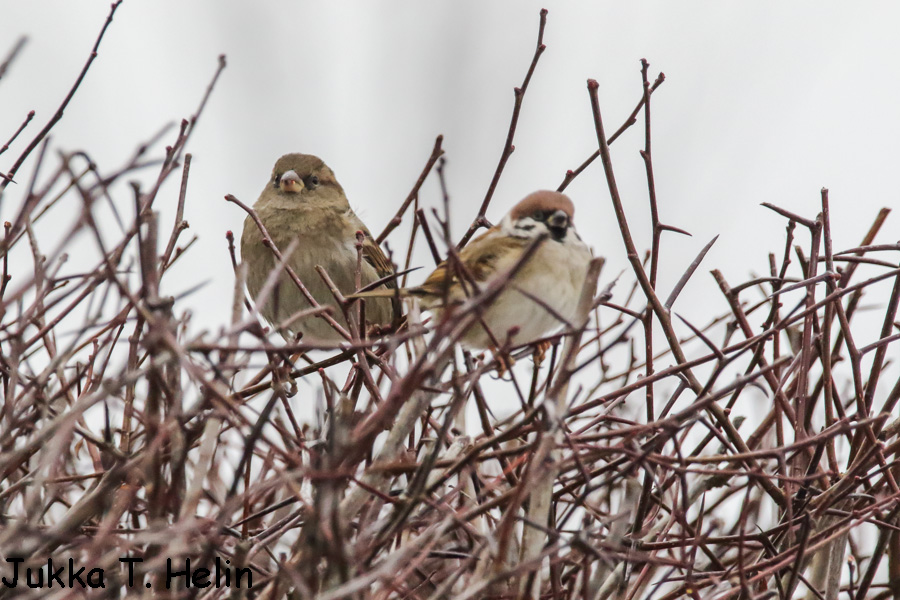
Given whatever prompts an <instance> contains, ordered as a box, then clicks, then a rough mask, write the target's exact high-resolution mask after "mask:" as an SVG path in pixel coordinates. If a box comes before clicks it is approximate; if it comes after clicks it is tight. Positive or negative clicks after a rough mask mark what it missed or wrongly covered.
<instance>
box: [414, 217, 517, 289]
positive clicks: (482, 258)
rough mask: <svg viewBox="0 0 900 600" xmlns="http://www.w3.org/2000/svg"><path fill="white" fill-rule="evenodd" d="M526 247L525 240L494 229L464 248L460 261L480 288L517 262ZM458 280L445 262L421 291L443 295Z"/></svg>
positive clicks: (454, 269)
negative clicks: (446, 288)
mask: <svg viewBox="0 0 900 600" xmlns="http://www.w3.org/2000/svg"><path fill="white" fill-rule="evenodd" d="M526 246H527V244H524V243H523V241H522V240H520V239H517V238H513V237H510V236H506V235H502V234H501V233H500V232H499V230H497V228H491V229H489V230H488V231H486V232H485V233H483V234H481V235H480V236H478V237H477V238H475V239H474V240H472V241H471V242H470V243H469V244H468V245H467V246H466V247H465V248H463V249H462V250H461V251H460V253H459V259H460V262H462V264H464V265H465V267H466V270H467V271H468V274H469V275H470V276H471V277H472V279H473V280H474V281H475V283H478V284H479V285H480V284H483V283H485V282H486V281H488V280H489V279H490V278H491V277H492V276H493V275H494V274H495V273H497V272H498V271H499V270H501V269H503V268H506V267H507V266H508V265H510V264H512V263H513V262H515V260H516V259H517V258H518V257H519V256H520V255H521V252H522V251H523V250H524V249H525V247H526ZM457 281H459V275H458V273H457V269H456V268H454V267H453V266H452V265H450V264H449V263H448V262H447V261H446V260H445V261H444V262H442V263H441V264H439V265H438V266H437V268H436V269H435V270H434V271H433V272H432V273H431V275H429V276H428V278H427V279H426V280H425V281H424V282H423V283H422V285H420V286H419V288H418V290H419V293H420V294H423V295H443V293H444V289H445V287H446V286H448V285H453V284H454V283H456V282H457ZM470 283H471V282H470ZM465 287H467V288H469V289H470V288H471V286H465Z"/></svg>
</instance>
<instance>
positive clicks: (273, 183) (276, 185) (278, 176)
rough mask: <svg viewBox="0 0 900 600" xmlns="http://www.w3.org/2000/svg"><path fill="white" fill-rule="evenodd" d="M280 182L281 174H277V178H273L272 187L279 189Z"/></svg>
mask: <svg viewBox="0 0 900 600" xmlns="http://www.w3.org/2000/svg"><path fill="white" fill-rule="evenodd" d="M279 181H281V173H275V176H274V177H272V185H273V186H275V187H278V182H279Z"/></svg>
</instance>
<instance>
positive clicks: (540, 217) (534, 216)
mask: <svg viewBox="0 0 900 600" xmlns="http://www.w3.org/2000/svg"><path fill="white" fill-rule="evenodd" d="M531 218H532V219H534V220H535V221H543V220H544V211H542V210H536V211H534V213H533V214H532V215H531Z"/></svg>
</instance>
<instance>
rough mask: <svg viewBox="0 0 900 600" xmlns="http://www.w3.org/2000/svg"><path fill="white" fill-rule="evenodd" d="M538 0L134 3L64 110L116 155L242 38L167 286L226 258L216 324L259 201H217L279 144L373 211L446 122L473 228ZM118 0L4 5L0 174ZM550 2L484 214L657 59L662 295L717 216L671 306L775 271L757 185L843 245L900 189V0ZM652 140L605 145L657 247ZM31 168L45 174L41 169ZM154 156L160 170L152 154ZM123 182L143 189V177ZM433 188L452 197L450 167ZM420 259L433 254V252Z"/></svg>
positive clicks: (525, 58) (626, 95)
mask: <svg viewBox="0 0 900 600" xmlns="http://www.w3.org/2000/svg"><path fill="white" fill-rule="evenodd" d="M541 6H542V4H541V3H537V2H532V1H516V2H511V1H508V2H490V3H487V2H476V1H465V2H443V3H431V2H430V3H421V2H378V3H375V2H328V3H324V2H323V3H318V4H312V3H308V2H288V1H274V0H272V1H267V2H254V3H249V2H236V1H226V0H193V1H191V2H184V1H183V0H152V1H151V0H126V1H125V3H124V4H123V5H122V6H121V7H120V8H119V10H118V12H117V13H116V17H115V21H114V22H113V24H112V26H111V28H110V30H109V31H108V33H107V36H106V38H105V39H104V41H103V44H102V46H101V48H100V55H99V57H98V58H97V60H96V62H95V64H94V66H93V67H92V69H91V71H90V73H89V74H88V76H87V79H86V80H85V82H84V83H83V85H82V86H81V89H80V90H79V92H78V94H77V95H76V97H75V99H74V100H73V101H72V103H71V105H70V106H69V108H68V110H67V111H66V114H65V117H64V118H63V120H62V122H61V123H60V124H59V125H58V126H57V127H56V129H55V130H54V133H53V147H54V148H59V149H64V150H75V149H84V150H87V151H88V152H89V153H90V154H91V155H92V156H93V157H94V159H95V161H96V162H97V163H98V164H99V166H100V167H101V169H102V170H111V169H112V168H114V167H116V166H118V165H120V164H122V163H123V162H124V160H125V159H126V157H127V156H128V155H130V153H131V152H132V151H133V149H134V148H135V147H136V145H137V144H138V143H139V142H141V141H143V140H145V139H147V138H148V137H150V136H151V134H153V133H154V132H155V131H157V130H158V129H159V127H160V126H161V125H162V124H164V123H166V122H168V121H173V120H179V119H181V118H183V117H188V116H189V115H190V114H191V113H192V112H193V111H194V109H195V107H196V105H197V103H198V101H199V99H200V98H201V96H202V93H203V91H204V89H205V87H206V85H207V82H208V81H209V79H210V77H211V75H212V74H213V72H214V70H215V67H216V57H217V56H218V55H219V54H222V53H224V54H226V55H227V57H228V67H227V69H226V70H225V72H224V73H223V75H222V78H221V80H220V82H219V85H218V87H217V89H216V90H215V92H214V94H213V97H212V99H211V101H210V103H209V105H208V108H207V111H206V112H205V114H204V115H203V117H202V119H201V121H200V123H199V127H198V129H197V131H196V133H195V136H194V137H193V138H192V141H191V143H190V147H189V148H188V150H189V151H190V152H192V153H193V155H194V162H193V168H192V170H191V178H190V187H189V192H188V203H187V209H186V218H187V220H188V221H189V222H190V224H191V229H190V232H189V233H194V234H197V235H199V236H200V240H199V242H198V243H197V245H196V246H195V248H194V249H192V251H191V252H190V254H189V255H188V256H187V257H186V259H185V260H184V263H183V264H182V265H180V267H179V268H178V269H177V271H173V273H172V276H171V278H169V280H168V283H167V285H166V287H165V288H164V292H165V293H169V294H176V293H178V292H179V291H181V290H183V289H187V288H189V287H191V286H192V285H193V284H194V283H195V282H197V281H199V280H201V279H210V283H209V284H208V285H207V286H206V287H205V288H203V289H202V290H201V291H200V292H198V293H196V294H195V295H193V296H192V297H190V298H188V299H186V300H185V301H184V303H183V304H182V305H181V308H182V309H193V311H194V313H195V316H194V322H195V324H196V325H197V326H198V327H200V326H202V327H209V328H212V329H217V328H218V325H219V324H221V323H223V322H225V321H227V319H228V314H229V310H230V308H229V307H230V302H228V301H224V300H223V298H227V297H230V294H231V289H232V276H231V267H230V264H229V261H228V259H227V254H226V253H225V243H224V233H225V231H226V230H228V229H233V230H235V231H237V232H239V231H240V228H241V223H242V220H243V217H244V215H243V213H242V212H241V211H240V210H239V209H237V208H236V207H234V206H232V205H229V204H226V203H225V201H224V200H223V199H222V198H223V196H224V195H225V194H226V193H233V194H235V195H236V196H237V197H239V198H241V199H242V200H244V201H246V202H248V203H250V202H253V201H255V199H256V197H257V195H258V194H259V191H260V190H261V188H262V187H263V185H264V184H265V182H266V179H267V177H268V174H269V171H270V169H271V167H272V164H273V163H274V161H275V159H276V158H277V157H278V156H280V155H281V154H282V153H285V152H290V151H301V152H306V153H312V154H317V155H319V156H321V157H322V158H323V159H325V160H326V162H328V164H329V165H330V166H331V167H332V168H333V169H334V170H335V171H336V173H337V175H338V178H339V180H340V181H341V183H342V184H343V186H344V188H345V189H346V191H347V194H348V196H349V198H350V201H351V203H352V204H353V205H354V206H355V207H356V208H357V209H358V212H359V213H360V214H361V216H362V217H363V219H364V220H365V221H366V222H367V223H368V225H369V227H370V228H371V229H372V230H373V231H376V232H377V231H380V230H381V228H382V227H383V226H384V225H385V223H386V222H387V220H388V219H389V218H390V216H391V215H392V214H393V211H394V210H395V207H396V206H397V205H398V203H399V202H400V201H401V200H402V199H403V198H404V197H405V196H406V194H407V193H408V191H409V189H410V188H411V186H412V184H413V183H414V181H415V179H416V177H417V175H418V173H419V171H420V170H421V168H422V166H423V165H424V162H425V160H426V158H427V156H428V154H429V152H430V149H431V147H432V144H433V142H434V138H435V136H436V135H437V134H444V136H445V142H444V147H445V149H446V151H447V160H448V165H447V175H448V184H449V189H450V195H451V199H452V207H453V226H454V229H455V231H456V235H457V236H458V235H459V234H460V233H461V232H462V230H463V229H464V228H465V226H466V225H467V224H468V222H469V221H470V220H471V218H472V217H473V216H474V213H475V211H476V210H477V207H478V205H479V204H480V202H481V199H482V198H483V196H484V192H485V190H486V189H487V186H488V184H489V182H490V178H491V175H492V174H493V172H494V169H495V167H496V163H497V160H498V158H499V156H500V151H501V149H502V146H503V142H504V139H505V135H506V131H507V127H508V123H509V117H510V113H511V110H512V105H513V94H512V88H513V87H514V86H516V85H519V84H520V83H521V80H522V77H523V76H524V74H525V71H526V68H527V66H528V64H529V62H530V60H531V56H532V52H533V47H534V43H535V39H536V34H537V27H538V11H539V9H540V8H541ZM108 8H109V4H108V3H107V2H90V3H88V2H71V1H70V0H52V1H51V0H42V1H29V2H21V1H20V2H4V3H2V14H3V19H2V20H0V54H2V55H5V53H6V52H7V51H8V49H9V48H10V47H11V46H12V45H13V43H14V41H15V39H16V38H17V37H18V36H19V35H21V34H26V35H28V37H29V42H28V44H27V46H26V47H25V49H24V51H23V53H22V54H21V56H20V57H19V59H18V60H17V61H16V62H15V63H14V64H13V66H12V69H11V70H10V72H8V73H7V75H6V76H5V77H4V78H3V80H2V81H0V138H2V141H5V140H6V139H7V138H8V136H9V135H10V134H11V133H12V132H13V131H14V130H15V128H16V127H17V126H18V125H19V123H20V122H21V121H22V119H23V117H24V116H25V114H26V113H27V112H28V111H29V110H31V109H34V110H36V111H37V116H36V118H35V121H34V122H33V124H32V126H31V127H29V129H28V130H26V132H25V133H24V134H23V135H22V136H21V138H20V139H19V140H18V141H17V142H16V144H15V145H14V146H13V147H12V148H11V149H10V150H9V151H8V152H7V153H5V154H4V155H2V156H0V170H4V171H5V170H7V169H8V167H9V165H10V164H11V163H12V161H13V160H14V158H15V157H16V156H17V155H18V153H19V152H20V151H21V150H22V149H23V148H24V146H25V144H26V143H27V141H29V140H30V139H31V138H32V137H33V135H34V134H36V133H37V131H38V130H39V128H40V127H41V126H43V124H44V123H46V121H47V120H48V119H49V118H50V116H51V115H52V113H53V111H54V110H55V108H56V106H57V105H58V104H59V102H60V101H61V100H62V98H63V97H64V95H65V93H66V92H67V90H68V89H69V87H70V86H71V84H72V82H73V81H74V79H75V77H76V76H77V74H78V72H79V70H80V68H81V66H82V65H83V63H84V61H85V58H86V57H87V55H88V52H89V51H90V48H91V45H92V44H93V41H94V39H95V38H96V35H97V33H98V31H99V29H100V27H101V25H102V23H103V21H104V19H105V17H106V14H107V12H108ZM548 8H549V9H550V14H549V17H548V24H547V29H546V34H545V40H544V41H545V43H546V45H547V50H546V52H545V53H544V55H543V57H542V58H541V61H540V64H539V65H538V68H537V71H536V73H535V75H534V79H533V81H532V87H531V88H530V89H529V90H528V94H527V96H526V98H525V103H524V107H523V111H522V115H521V119H520V122H519V129H518V134H517V137H516V148H517V150H516V152H515V154H513V156H512V157H511V159H510V161H509V164H508V166H507V168H506V171H505V174H504V176H503V178H502V180H501V182H500V185H499V187H498V189H497V193H496V195H495V197H494V202H493V204H492V208H491V211H490V213H489V215H488V216H489V217H490V218H491V219H492V220H497V219H499V217H500V216H501V215H502V213H503V212H505V210H506V209H508V208H509V207H510V206H511V205H512V204H513V203H514V202H515V201H517V200H518V199H520V198H521V197H522V196H524V195H525V194H526V193H528V192H530V191H533V190H534V189H538V188H555V187H556V186H557V185H558V184H559V182H560V181H561V179H562V177H563V175H564V174H565V171H566V169H568V168H574V167H575V166H577V165H578V164H580V163H581V162H582V160H583V159H584V158H586V157H587V156H588V155H589V154H590V153H591V152H592V151H593V150H594V149H595V147H596V137H595V135H594V130H593V125H592V120H591V112H590V104H589V100H588V95H587V91H586V87H585V81H586V79H587V78H589V77H591V78H595V79H597V80H598V81H599V82H600V100H601V106H602V110H603V115H604V119H605V123H606V127H607V130H608V131H609V132H612V131H613V130H615V129H616V128H617V127H618V126H619V125H620V124H621V122H622V120H623V119H624V118H625V116H626V115H627V114H628V113H629V112H630V111H631V109H632V108H633V107H634V105H635V103H636V102H637V100H638V99H639V97H640V93H641V86H640V62H639V61H640V59H641V58H642V57H646V58H647V59H648V60H649V61H650V63H651V72H652V76H654V77H655V75H656V74H657V73H658V72H659V71H660V70H661V71H664V72H665V73H666V76H667V79H666V82H665V83H664V84H663V86H662V87H661V88H660V89H659V90H658V92H657V93H656V94H655V95H654V96H653V102H652V109H653V133H654V138H653V139H654V147H653V148H654V166H655V170H656V182H657V188H658V196H659V203H660V211H661V215H662V217H663V220H664V221H665V222H667V223H670V224H672V225H676V226H678V227H681V228H684V229H687V230H689V231H691V232H692V233H693V234H694V237H693V238H681V237H678V236H675V235H667V236H666V237H665V238H664V246H663V248H664V256H663V264H662V267H663V276H662V278H661V287H662V289H663V290H664V291H665V293H668V289H669V288H670V287H671V285H672V284H673V283H674V281H675V280H677V278H678V277H679V276H680V274H681V272H682V270H683V269H684V267H685V266H686V265H687V264H688V263H689V262H690V261H691V260H692V258H693V257H694V255H695V254H696V253H697V251H698V250H699V249H700V248H701V247H702V246H703V245H704V244H705V243H706V242H708V241H709V240H710V239H711V238H712V237H713V236H714V235H716V234H721V237H720V239H719V242H718V243H717V245H716V246H715V247H714V249H713V250H712V252H711V253H710V254H709V255H708V257H707V259H706V262H705V263H704V268H701V270H700V272H698V274H697V275H696V277H695V279H694V280H693V281H692V282H691V284H690V286H689V288H688V290H686V292H685V298H686V300H684V301H683V302H680V306H679V305H676V309H677V310H680V311H681V312H682V313H683V314H686V315H687V316H689V317H690V318H693V319H694V320H696V321H697V322H698V323H703V322H705V321H706V320H707V319H708V317H709V316H711V314H712V313H713V312H715V313H718V312H720V311H722V310H724V309H725V304H724V302H723V301H722V300H721V298H720V296H719V293H718V291H717V288H716V287H715V284H714V282H713V281H712V278H711V277H710V276H709V275H708V270H709V269H711V268H716V267H717V268H720V269H722V270H723V271H724V272H725V273H726V275H727V276H728V277H729V279H731V280H732V281H733V282H737V281H739V280H741V279H743V278H745V277H746V276H748V275H749V273H750V272H751V271H756V272H763V271H765V270H766V269H767V258H766V256H767V253H768V252H770V251H775V252H778V253H779V254H780V252H781V251H782V246H783V236H784V220H783V219H782V218H780V217H778V216H776V215H774V214H773V213H771V212H770V211H768V210H766V209H764V208H761V207H760V206H759V203H760V202H763V201H770V202H773V203H776V204H779V205H781V206H783V207H785V208H787V209H789V210H792V211H795V212H798V213H800V214H803V215H806V216H809V217H814V216H815V214H816V212H817V211H818V209H819V190H820V188H821V187H822V186H827V187H829V188H830V189H831V199H832V205H833V211H834V229H835V231H834V237H835V247H836V249H841V248H846V247H850V246H853V245H856V243H857V241H858V240H859V239H860V238H861V237H862V235H863V233H864V232H865V231H866V229H867V228H868V226H869V223H870V222H871V221H872V219H873V217H874V216H875V214H876V212H877V211H878V209H879V208H880V207H882V206H896V205H898V201H897V200H898V189H897V183H896V173H897V166H898V165H900V143H898V140H900V68H898V64H897V59H898V57H900V36H898V35H897V33H896V27H897V23H898V22H900V21H898V17H900V5H898V4H896V3H888V2H868V3H864V4H855V5H852V7H851V5H848V4H847V3H838V2H790V3H784V2H754V3H735V2H677V3H675V2H663V1H658V2H640V3H622V2H615V3H613V2H581V3H577V2H567V3H559V4H555V3H554V4H550V5H549V6H548ZM172 139H174V135H173V136H172ZM170 141H171V140H170ZM642 141H643V131H642V128H641V127H640V126H637V127H635V128H633V129H632V130H630V131H629V133H628V134H626V136H625V137H623V138H622V139H621V140H619V141H618V142H617V143H616V144H615V145H614V146H613V159H614V162H615V166H616V169H617V174H618V178H619V185H620V189H621V191H622V193H623V197H624V201H625V205H626V210H627V211H628V213H629V216H630V218H631V222H632V228H633V229H634V232H635V236H636V239H637V242H638V245H639V247H641V248H646V247H647V246H648V244H649V229H648V227H647V222H648V220H647V215H648V210H647V195H646V184H645V179H644V171H643V163H642V161H641V159H640V156H639V155H638V152H637V150H638V148H639V147H640V146H641V144H642ZM29 164H30V163H29ZM22 173H25V174H26V175H27V174H29V173H30V169H29V167H28V165H26V167H25V168H24V169H23V170H22ZM142 177H143V180H144V181H145V182H149V181H151V180H152V179H153V177H155V172H149V171H148V172H146V173H144V174H143V175H142ZM26 180H27V178H26ZM177 184H178V181H177V179H176V178H173V179H172V180H171V182H170V185H168V186H167V187H166V188H164V190H163V193H162V195H161V196H160V197H159V198H158V200H157V203H156V206H157V208H158V209H160V210H161V211H163V218H164V219H166V218H168V219H169V221H167V222H171V218H172V214H173V211H174V206H175V202H176V199H177ZM24 187H25V186H22V185H20V186H18V187H16V186H11V188H10V189H9V190H8V191H7V193H6V198H4V200H3V207H2V214H0V217H2V218H7V219H8V218H10V212H11V207H14V206H16V205H18V204H19V203H20V202H21V199H22V198H21V194H22V193H23V188H24ZM569 193H570V195H571V196H572V198H573V199H574V201H575V203H576V206H577V214H576V223H577V226H578V228H579V230H580V232H581V233H582V235H583V237H585V238H586V239H587V241H589V242H590V243H591V244H592V245H593V246H594V248H595V250H596V252H597V253H598V254H602V255H606V256H607V257H609V260H610V264H609V267H608V269H607V271H606V277H607V278H608V277H609V276H611V275H612V274H613V273H615V272H618V271H619V270H621V269H623V268H625V267H626V264H625V262H624V256H623V252H622V250H621V245H622V244H621V240H620V238H619V234H618V231H617V229H616V226H615V223H614V216H613V213H612V209H611V206H610V202H609V198H608V193H607V190H606V185H605V183H604V180H603V178H602V169H601V168H600V165H599V162H598V163H597V164H595V165H594V166H592V168H591V169H589V171H587V172H585V174H584V175H583V176H582V177H581V178H580V179H578V180H576V182H575V183H574V184H573V185H572V186H570V188H569ZM121 199H122V202H130V199H129V197H128V195H127V194H123V195H122V196H121ZM421 199H422V202H423V204H424V205H426V206H439V204H440V196H439V193H438V187H437V184H436V181H435V180H432V181H430V182H429V183H428V184H427V185H426V186H425V188H424V189H423V192H422V195H421ZM125 207H126V208H125V210H126V211H127V210H128V207H130V204H126V205H125ZM76 209H77V207H75V206H73V207H72V208H71V212H68V213H66V212H65V210H61V211H59V216H58V218H59V219H60V221H61V222H62V221H63V220H66V218H67V217H71V216H72V215H74V214H75V212H74V211H75V210H76ZM898 222H900V215H896V214H895V215H892V216H891V218H889V220H888V222H887V224H886V226H885V227H884V229H883V232H882V234H881V236H880V239H881V240H882V241H895V240H897V239H898V238H900V225H898ZM185 239H186V238H185ZM800 241H802V242H803V243H804V244H808V241H807V238H806V237H801V238H800ZM398 242H399V240H398ZM398 242H395V244H394V247H395V248H397V247H399V245H400V244H399V243H398ZM418 257H419V260H418V261H417V262H419V263H420V264H424V265H425V266H431V263H430V259H428V257H427V254H425V253H424V252H421V253H420V254H419V255H418ZM416 277H424V274H416V275H414V276H413V279H412V281H413V282H415V281H417V279H416ZM884 300H886V298H885V299H884ZM870 301H872V299H870Z"/></svg>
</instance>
